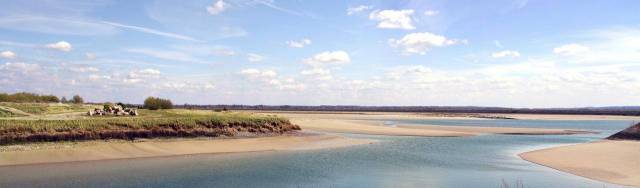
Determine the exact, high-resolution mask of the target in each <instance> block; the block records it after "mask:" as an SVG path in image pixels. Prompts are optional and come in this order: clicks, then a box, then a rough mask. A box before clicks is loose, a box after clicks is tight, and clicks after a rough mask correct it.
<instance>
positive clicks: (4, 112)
mask: <svg viewBox="0 0 640 188" xmlns="http://www.w3.org/2000/svg"><path fill="white" fill-rule="evenodd" d="M15 115H16V114H14V113H12V112H10V111H7V110H4V109H2V108H0V117H13V116H15Z"/></svg>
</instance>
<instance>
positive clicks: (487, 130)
mask: <svg viewBox="0 0 640 188" xmlns="http://www.w3.org/2000/svg"><path fill="white" fill-rule="evenodd" d="M398 127H400V128H411V129H423V130H424V129H426V130H441V131H455V132H463V133H472V134H516V135H564V134H591V133H595V132H590V131H582V130H567V129H544V128H517V127H473V126H442V125H398Z"/></svg>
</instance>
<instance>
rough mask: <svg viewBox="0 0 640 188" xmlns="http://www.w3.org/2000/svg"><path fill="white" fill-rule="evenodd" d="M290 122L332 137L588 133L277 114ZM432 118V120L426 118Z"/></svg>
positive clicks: (349, 115) (398, 115)
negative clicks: (344, 135) (341, 134)
mask: <svg viewBox="0 0 640 188" xmlns="http://www.w3.org/2000/svg"><path fill="white" fill-rule="evenodd" d="M278 115H282V116H285V117H288V118H290V119H291V121H292V122H293V123H294V124H296V125H299V126H300V127H301V128H302V129H303V130H312V131H320V132H335V133H355V134H373V135H392V136H432V137H443V136H446V137H451V136H475V135H481V134H527V135H543V134H583V133H591V132H588V131H581V130H565V129H543V128H511V127H473V126H441V125H409V124H407V125H403V124H399V125H395V126H386V125H383V123H384V121H383V120H386V119H424V117H422V116H420V115H416V114H411V113H391V114H383V113H374V114H366V113H365V114H359V113H336V114H329V113H278ZM428 118H432V117H428ZM457 118H461V117H457Z"/></svg>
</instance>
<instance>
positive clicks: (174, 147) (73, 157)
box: [0, 135, 374, 166]
mask: <svg viewBox="0 0 640 188" xmlns="http://www.w3.org/2000/svg"><path fill="white" fill-rule="evenodd" d="M373 142H374V141H373V140H367V139H354V138H346V137H342V136H336V135H302V136H300V135H298V136H274V137H260V138H239V139H200V140H178V139H170V140H157V139H156V140H148V141H142V142H125V141H116V142H104V141H89V142H82V143H81V144H76V145H67V146H60V145H55V147H50V148H47V147H45V148H36V149H28V150H24V151H21V150H16V149H14V150H10V149H9V151H3V152H0V166H7V165H27V164H41V163H59V162H76V161H94V160H112V159H129V158H144V157H166V156H176V155H192V154H216V153H233V152H259V151H285V150H311V149H323V148H339V147H347V146H354V145H361V144H370V143H373ZM57 144H64V143H57ZM3 147H9V146H3ZM5 150H6V149H5Z"/></svg>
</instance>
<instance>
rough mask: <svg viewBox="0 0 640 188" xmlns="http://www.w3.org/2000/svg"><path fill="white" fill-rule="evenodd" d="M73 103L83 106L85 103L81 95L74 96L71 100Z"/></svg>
mask: <svg viewBox="0 0 640 188" xmlns="http://www.w3.org/2000/svg"><path fill="white" fill-rule="evenodd" d="M71 102H72V103H76V104H82V103H84V99H82V97H80V95H74V96H73V98H71Z"/></svg>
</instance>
